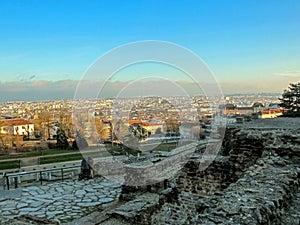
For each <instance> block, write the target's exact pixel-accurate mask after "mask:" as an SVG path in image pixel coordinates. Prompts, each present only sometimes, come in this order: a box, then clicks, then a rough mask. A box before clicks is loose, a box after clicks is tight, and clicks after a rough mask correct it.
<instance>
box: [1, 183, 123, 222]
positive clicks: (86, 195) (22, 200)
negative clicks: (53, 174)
mask: <svg viewBox="0 0 300 225" xmlns="http://www.w3.org/2000/svg"><path fill="white" fill-rule="evenodd" d="M120 192H121V187H120V185H119V184H117V183H114V182H112V181H109V180H107V179H104V178H96V179H92V180H85V181H84V180H83V181H70V182H57V183H53V184H47V185H45V186H32V187H27V188H24V189H22V190H21V192H20V191H19V190H15V191H13V192H11V191H1V193H0V215H1V217H0V224H2V223H5V222H8V221H9V220H10V219H15V218H18V217H19V216H22V215H29V216H32V217H37V218H41V219H45V220H49V219H50V220H56V221H59V222H60V223H64V222H68V221H72V220H76V219H79V218H81V217H84V216H86V215H88V214H90V213H92V212H94V211H96V210H99V209H101V205H103V204H106V203H111V202H113V201H115V200H117V199H118V197H119V195H120Z"/></svg>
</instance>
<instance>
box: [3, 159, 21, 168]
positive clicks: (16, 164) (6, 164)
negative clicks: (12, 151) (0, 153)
mask: <svg viewBox="0 0 300 225" xmlns="http://www.w3.org/2000/svg"><path fill="white" fill-rule="evenodd" d="M17 168H20V160H12V161H8V162H1V163H0V170H8V169H17Z"/></svg>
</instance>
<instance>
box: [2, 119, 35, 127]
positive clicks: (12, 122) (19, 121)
mask: <svg viewBox="0 0 300 225" xmlns="http://www.w3.org/2000/svg"><path fill="white" fill-rule="evenodd" d="M28 124H33V122H31V121H29V120H24V119H11V120H5V121H4V123H3V124H1V126H20V125H28Z"/></svg>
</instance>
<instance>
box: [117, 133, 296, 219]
mask: <svg viewBox="0 0 300 225" xmlns="http://www.w3.org/2000/svg"><path fill="white" fill-rule="evenodd" d="M299 143H300V133H299V130H291V131H289V130H277V131H274V130H265V129H252V128H249V129H243V128H233V129H228V130H227V131H226V136H225V140H224V142H223V146H222V149H221V151H220V153H219V155H218V156H217V157H216V159H215V160H214V161H213V163H212V164H211V165H210V166H209V167H208V168H207V169H206V170H204V171H201V170H200V169H199V164H200V159H201V157H202V155H201V151H198V152H196V153H195V154H194V155H193V157H192V158H191V159H190V160H189V161H188V162H187V163H186V165H185V166H184V167H183V168H182V169H181V170H180V171H179V173H178V174H177V176H176V177H175V179H174V180H171V181H169V185H167V187H165V188H166V189H165V190H163V191H161V192H158V193H157V194H159V196H160V197H159V198H160V200H159V201H158V202H156V204H154V205H155V208H156V210H154V211H153V210H151V213H149V211H147V212H143V210H137V211H138V213H137V214H136V216H132V217H130V218H127V219H128V222H130V223H132V224H134V223H135V222H136V221H137V218H138V217H141V215H144V216H146V217H148V219H144V220H142V221H141V220H139V221H140V223H139V224H219V223H222V224H276V223H278V224H279V223H280V221H281V218H282V216H283V215H284V214H285V211H286V210H287V209H288V204H289V202H290V201H291V200H292V199H293V196H294V194H297V192H298V188H299V183H300V181H299V177H300V169H299V162H300V160H299V159H300V147H299V146H300V145H299ZM125 189H126V188H125ZM143 190H144V192H147V190H146V189H145V188H144V189H143ZM118 213H119V215H121V214H122V213H120V211H117V213H115V214H114V216H117V214H118ZM295 218H296V219H295V221H296V220H297V218H300V215H299V213H298V214H297V215H296V216H295ZM123 219H124V218H123ZM143 221H144V222H143ZM149 221H151V222H149ZM295 221H294V222H295ZM296 222H297V221H296ZM295 224H297V223H295Z"/></svg>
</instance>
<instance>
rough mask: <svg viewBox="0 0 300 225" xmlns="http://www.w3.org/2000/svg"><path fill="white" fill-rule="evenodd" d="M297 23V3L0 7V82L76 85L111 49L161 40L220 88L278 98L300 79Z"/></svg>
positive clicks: (48, 1)
mask: <svg viewBox="0 0 300 225" xmlns="http://www.w3.org/2000/svg"><path fill="white" fill-rule="evenodd" d="M299 22H300V1H299V0H287V1H279V0H272V1H271V0H266V1H258V0H252V1H247V0H245V1H230V0H229V1H226V0H218V1H217V0H212V1H204V0H202V1H201V0H194V1H189V0H187V1H183V0H182V1H176V0H175V1H174V0H173V1H167V0H161V1H158V0H152V1H150V0H149V1H141V0H140V1H80V0H79V1H68V0H65V1H55V0H43V1H38V0H22V1H16V0H1V1H0V33H1V35H0V80H1V84H2V85H4V84H5V83H7V82H30V81H33V80H47V81H59V80H65V79H70V80H80V79H81V78H82V76H83V74H84V72H85V71H86V69H87V68H88V67H89V66H90V65H91V64H92V63H93V62H94V61H95V60H96V59H97V58H99V56H101V55H103V54H104V53H105V52H107V51H109V50H110V49H112V48H115V47H117V46H119V45H122V44H126V43H129V42H134V41H140V40H163V41H169V42H174V43H176V44H179V45H182V46H184V47H186V48H188V49H190V50H192V51H193V52H195V53H196V54H197V55H199V56H200V57H201V58H202V59H203V60H204V61H205V62H206V63H207V65H208V66H209V67H210V68H211V70H212V71H213V73H214V74H215V77H216V79H217V80H218V82H220V83H221V86H222V84H224V87H228V88H230V87H231V86H232V85H236V84H239V85H240V86H241V87H243V85H245V84H247V85H249V84H251V85H252V86H251V88H253V91H255V90H257V91H270V90H272V87H273V89H274V90H276V91H278V90H280V89H281V88H284V87H286V86H287V84H288V83H289V82H295V81H299V80H300V79H299V78H300V38H299V37H300V25H299ZM270 81H271V82H270ZM268 82H269V83H268ZM226 85H227V86H226ZM251 88H250V89H251Z"/></svg>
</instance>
